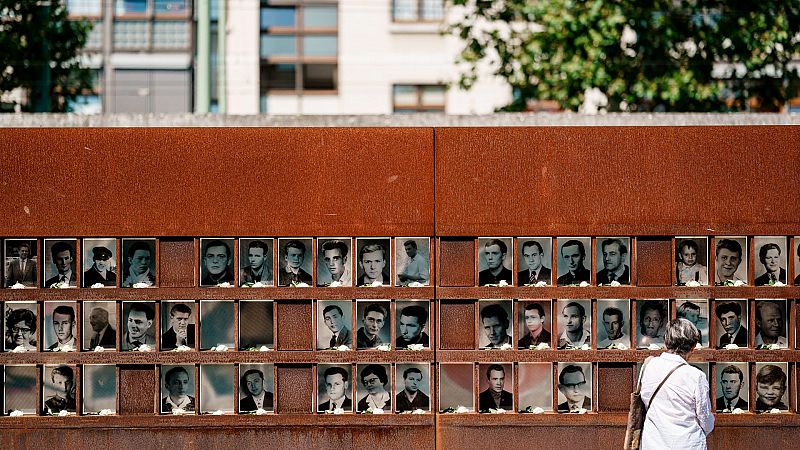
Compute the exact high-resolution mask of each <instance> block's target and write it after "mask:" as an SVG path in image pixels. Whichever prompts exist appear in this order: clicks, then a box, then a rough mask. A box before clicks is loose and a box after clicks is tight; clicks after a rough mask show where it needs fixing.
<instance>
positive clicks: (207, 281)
mask: <svg viewBox="0 0 800 450" xmlns="http://www.w3.org/2000/svg"><path fill="white" fill-rule="evenodd" d="M204 270H205V269H204ZM205 272H206V275H205V276H204V277H203V279H202V280H200V284H202V285H203V286H216V285H218V284H220V283H233V274H232V273H231V271H230V270H228V268H225V273H223V274H222V276H220V277H219V279H218V280H214V279H213V278H211V274H210V273H208V271H205Z"/></svg>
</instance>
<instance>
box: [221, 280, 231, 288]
mask: <svg viewBox="0 0 800 450" xmlns="http://www.w3.org/2000/svg"><path fill="white" fill-rule="evenodd" d="M217 287H219V288H232V287H233V285H232V284H230V283H228V282H227V281H225V282H222V283H217Z"/></svg>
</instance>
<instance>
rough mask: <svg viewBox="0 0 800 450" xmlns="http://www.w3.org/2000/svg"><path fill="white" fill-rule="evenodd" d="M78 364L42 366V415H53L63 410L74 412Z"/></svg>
mask: <svg viewBox="0 0 800 450" xmlns="http://www.w3.org/2000/svg"><path fill="white" fill-rule="evenodd" d="M77 372H78V371H77V366H76V365H74V364H57V365H45V366H43V367H42V415H43V416H53V415H57V414H58V413H60V412H61V411H67V412H70V413H74V412H76V411H77V409H76V404H75V391H76V389H77V383H76V378H77V375H78V373H77Z"/></svg>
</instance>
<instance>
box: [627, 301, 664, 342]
mask: <svg viewBox="0 0 800 450" xmlns="http://www.w3.org/2000/svg"><path fill="white" fill-rule="evenodd" d="M635 304H636V318H637V323H636V348H647V349H657V348H664V333H665V332H666V330H667V324H668V323H669V318H670V311H669V300H664V299H650V300H635Z"/></svg>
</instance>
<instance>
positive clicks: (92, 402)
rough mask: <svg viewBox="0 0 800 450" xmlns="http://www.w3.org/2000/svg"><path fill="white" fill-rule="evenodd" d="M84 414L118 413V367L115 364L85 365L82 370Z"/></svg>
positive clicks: (82, 408)
mask: <svg viewBox="0 0 800 450" xmlns="http://www.w3.org/2000/svg"><path fill="white" fill-rule="evenodd" d="M81 375H82V376H83V383H81V404H82V406H81V411H82V414H100V411H103V410H110V411H112V412H114V413H116V412H117V366H115V365H114V364H84V366H83V367H82V369H81Z"/></svg>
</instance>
